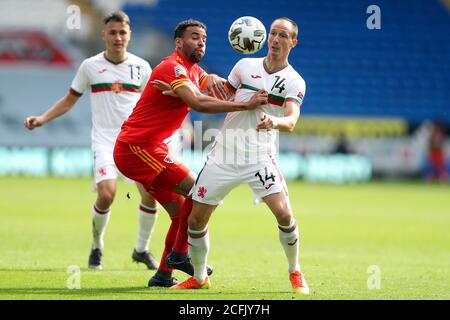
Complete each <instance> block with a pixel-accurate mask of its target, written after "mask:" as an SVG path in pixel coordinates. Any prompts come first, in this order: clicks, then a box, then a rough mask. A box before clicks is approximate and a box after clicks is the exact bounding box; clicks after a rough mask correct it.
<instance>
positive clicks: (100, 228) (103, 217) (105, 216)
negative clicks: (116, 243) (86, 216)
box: [92, 204, 111, 250]
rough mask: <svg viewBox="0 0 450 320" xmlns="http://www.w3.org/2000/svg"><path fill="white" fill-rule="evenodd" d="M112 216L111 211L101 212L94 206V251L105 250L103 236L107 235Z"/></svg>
mask: <svg viewBox="0 0 450 320" xmlns="http://www.w3.org/2000/svg"><path fill="white" fill-rule="evenodd" d="M110 215H111V210H110V209H108V210H100V209H98V208H97V207H96V206H95V204H94V205H93V206H92V235H93V242H92V249H100V250H103V246H104V242H103V235H104V234H105V230H106V226H107V225H108V221H109V217H110Z"/></svg>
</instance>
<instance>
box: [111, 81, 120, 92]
mask: <svg viewBox="0 0 450 320" xmlns="http://www.w3.org/2000/svg"><path fill="white" fill-rule="evenodd" d="M111 91H112V92H114V93H119V92H120V91H122V84H121V83H120V81H116V82H114V83H113V84H112V86H111Z"/></svg>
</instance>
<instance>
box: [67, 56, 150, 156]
mask: <svg viewBox="0 0 450 320" xmlns="http://www.w3.org/2000/svg"><path fill="white" fill-rule="evenodd" d="M151 72H152V69H151V67H150V65H149V64H148V62H147V61H145V60H143V59H141V58H139V57H137V56H135V55H133V54H131V53H127V59H126V60H125V61H123V62H121V63H119V64H114V63H112V62H110V61H108V60H107V59H106V58H105V55H104V52H102V53H99V54H97V55H95V56H93V57H91V58H88V59H86V60H84V61H83V62H82V63H81V65H80V68H79V69H78V72H77V74H76V76H75V78H74V79H73V81H72V85H71V88H70V89H71V93H72V94H75V95H78V96H81V94H83V92H85V91H86V90H90V91H91V111H92V132H91V137H92V148H93V149H94V150H95V149H98V148H105V147H106V148H107V149H110V150H111V152H112V149H113V147H114V143H115V141H116V138H117V135H118V134H119V132H120V128H121V126H122V123H123V122H124V121H125V120H126V119H127V118H128V116H129V115H130V114H131V112H132V110H133V108H134V107H135V105H136V103H137V101H138V100H139V98H140V96H141V92H142V90H143V89H144V87H145V85H146V84H147V81H148V79H149V78H150V74H151Z"/></svg>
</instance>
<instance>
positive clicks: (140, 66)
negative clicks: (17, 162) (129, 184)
mask: <svg viewBox="0 0 450 320" xmlns="http://www.w3.org/2000/svg"><path fill="white" fill-rule="evenodd" d="M102 37H103V40H104V42H105V45H106V50H105V51H104V52H101V53H99V54H97V55H95V56H93V57H91V58H88V59H86V60H84V61H83V62H82V64H81V66H80V67H79V69H78V72H77V74H76V76H75V78H74V79H73V82H72V85H71V87H70V90H69V92H68V93H67V94H66V95H65V96H64V97H63V98H62V99H60V100H59V101H58V102H56V103H55V104H54V105H53V106H52V107H51V108H49V109H48V110H47V111H46V112H45V113H43V114H42V115H40V116H30V117H27V118H26V119H25V121H24V124H25V127H27V128H28V129H30V130H31V129H34V128H36V127H40V126H42V125H44V124H45V123H47V122H49V121H51V120H53V119H54V118H56V117H59V116H61V115H62V114H64V113H66V112H67V111H69V110H70V109H71V108H72V107H73V106H74V105H75V104H76V102H77V101H78V99H79V97H80V96H81V95H82V94H83V92H85V91H87V90H90V91H91V97H90V98H91V108H92V132H91V138H92V151H93V154H94V176H95V186H96V190H97V199H96V201H95V204H94V205H93V208H92V215H93V223H92V226H93V227H92V228H93V243H92V248H91V253H90V255H89V267H90V268H93V269H102V268H103V264H102V255H103V247H104V241H103V237H104V233H105V230H106V227H107V224H108V221H109V217H110V214H111V209H110V207H111V205H112V203H113V200H114V196H115V193H116V188H117V178H118V176H119V172H118V170H117V168H116V165H115V163H114V159H113V149H114V144H115V141H116V137H117V135H118V133H119V132H120V127H121V125H122V123H123V122H124V120H125V119H127V118H128V116H129V115H130V114H131V112H132V110H133V108H134V106H135V104H136V102H137V101H138V100H139V98H140V96H141V91H142V90H143V88H144V87H145V85H146V84H147V81H148V79H149V78H150V74H151V71H152V69H151V67H150V65H149V64H148V62H146V61H145V60H143V59H141V58H139V57H137V56H135V55H133V54H131V53H129V52H127V47H128V43H129V41H130V37H131V28H130V20H129V18H128V16H127V15H126V14H125V13H124V12H122V11H119V12H114V13H112V14H111V15H109V16H107V17H106V18H105V19H104V30H103V31H102ZM137 187H138V190H139V193H140V195H141V204H140V206H139V211H138V224H139V225H138V239H137V242H136V246H135V248H134V250H133V254H132V259H133V260H134V261H135V262H142V263H144V264H145V265H146V266H147V268H149V269H157V268H158V262H157V261H156V260H155V259H154V257H153V256H152V254H151V253H150V252H149V251H148V250H147V247H148V244H149V241H150V237H151V234H152V231H153V227H154V223H155V221H156V218H157V204H156V202H155V200H154V199H153V198H152V197H151V196H150V195H149V194H148V193H147V192H146V191H145V189H144V187H143V186H142V185H140V184H138V183H137Z"/></svg>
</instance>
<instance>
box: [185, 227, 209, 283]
mask: <svg viewBox="0 0 450 320" xmlns="http://www.w3.org/2000/svg"><path fill="white" fill-rule="evenodd" d="M188 244H189V255H190V256H191V259H192V264H193V265H194V278H195V279H196V280H197V281H198V282H203V281H204V280H205V279H206V277H207V276H208V274H207V273H206V263H207V258H208V252H209V233H208V226H206V228H205V229H204V230H200V231H196V230H192V229H190V228H188Z"/></svg>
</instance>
